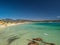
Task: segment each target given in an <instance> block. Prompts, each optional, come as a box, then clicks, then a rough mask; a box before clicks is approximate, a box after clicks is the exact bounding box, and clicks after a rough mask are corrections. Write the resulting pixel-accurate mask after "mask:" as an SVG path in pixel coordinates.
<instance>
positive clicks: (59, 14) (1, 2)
mask: <svg viewBox="0 0 60 45" xmlns="http://www.w3.org/2000/svg"><path fill="white" fill-rule="evenodd" d="M3 18H12V19H33V20H45V19H60V0H0V19H3Z"/></svg>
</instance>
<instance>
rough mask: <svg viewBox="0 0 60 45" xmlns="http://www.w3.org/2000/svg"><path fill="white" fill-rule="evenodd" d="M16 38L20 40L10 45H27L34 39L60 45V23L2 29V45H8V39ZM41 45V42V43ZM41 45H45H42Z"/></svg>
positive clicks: (30, 24) (0, 34)
mask: <svg viewBox="0 0 60 45" xmlns="http://www.w3.org/2000/svg"><path fill="white" fill-rule="evenodd" d="M14 36H16V37H17V38H18V39H16V40H14V41H12V42H11V43H10V44H9V45H27V44H28V42H29V40H28V39H30V40H31V39H32V38H38V37H40V38H42V39H43V40H44V41H45V42H49V43H55V45H60V23H59V22H58V23H56V22H55V23H47V22H45V23H39V22H35V23H29V24H22V25H15V26H11V27H7V28H3V29H0V45H7V44H8V39H10V38H11V37H14ZM39 43H40V42H39ZM40 45H43V44H42V43H40Z"/></svg>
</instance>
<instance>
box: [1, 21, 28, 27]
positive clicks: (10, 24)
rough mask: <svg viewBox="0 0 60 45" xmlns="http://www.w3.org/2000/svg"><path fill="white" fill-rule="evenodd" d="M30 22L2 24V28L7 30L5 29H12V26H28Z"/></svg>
mask: <svg viewBox="0 0 60 45" xmlns="http://www.w3.org/2000/svg"><path fill="white" fill-rule="evenodd" d="M26 23H29V22H23V23H5V24H3V25H1V24H0V28H5V27H10V26H15V25H21V24H26Z"/></svg>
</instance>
